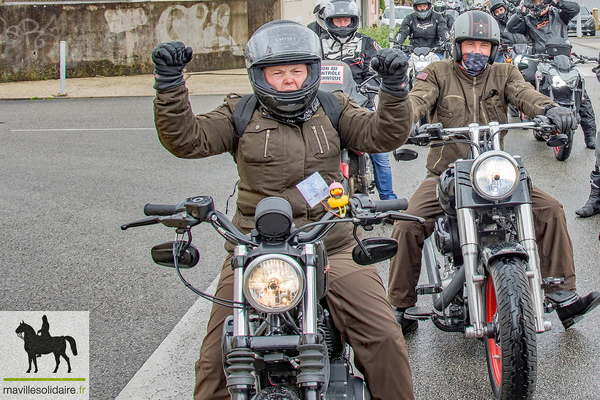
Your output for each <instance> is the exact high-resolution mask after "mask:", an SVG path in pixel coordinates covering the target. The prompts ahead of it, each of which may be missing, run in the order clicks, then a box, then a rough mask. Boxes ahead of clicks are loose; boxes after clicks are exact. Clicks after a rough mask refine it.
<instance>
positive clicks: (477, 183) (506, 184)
mask: <svg viewBox="0 0 600 400" xmlns="http://www.w3.org/2000/svg"><path fill="white" fill-rule="evenodd" d="M471 182H472V183H473V188H474V189H475V191H476V192H477V193H478V194H479V195H480V196H481V197H483V198H485V199H489V200H502V199H505V198H507V197H508V196H510V195H511V194H513V192H514V191H515V189H516V188H517V185H518V184H519V166H518V165H517V162H516V161H515V160H514V159H513V158H512V157H506V155H505V153H503V152H500V151H490V152H487V153H485V154H484V155H482V156H481V157H480V158H479V159H477V160H476V161H475V163H473V167H472V168H471Z"/></svg>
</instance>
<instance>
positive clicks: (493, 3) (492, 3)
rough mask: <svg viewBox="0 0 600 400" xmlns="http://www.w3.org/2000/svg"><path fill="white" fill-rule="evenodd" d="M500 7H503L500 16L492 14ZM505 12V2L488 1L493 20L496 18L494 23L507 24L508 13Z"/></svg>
mask: <svg viewBox="0 0 600 400" xmlns="http://www.w3.org/2000/svg"><path fill="white" fill-rule="evenodd" d="M500 7H504V12H503V13H502V14H500V15H496V14H494V11H496V10H497V9H499V8H500ZM507 10H508V8H507V4H506V2H505V1H504V0H492V1H490V12H491V13H492V15H493V16H494V18H496V21H498V22H502V23H503V24H506V23H507V22H508V11H507Z"/></svg>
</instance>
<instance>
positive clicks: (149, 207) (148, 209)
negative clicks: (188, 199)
mask: <svg viewBox="0 0 600 400" xmlns="http://www.w3.org/2000/svg"><path fill="white" fill-rule="evenodd" d="M176 212H177V204H150V203H148V204H146V205H145V206H144V215H146V216H148V217H149V216H152V215H159V216H162V217H165V216H167V215H173V214H175V213H176Z"/></svg>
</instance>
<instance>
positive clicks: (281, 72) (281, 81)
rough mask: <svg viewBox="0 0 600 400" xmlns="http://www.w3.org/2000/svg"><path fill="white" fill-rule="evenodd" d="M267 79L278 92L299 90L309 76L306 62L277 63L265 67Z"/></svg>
mask: <svg viewBox="0 0 600 400" xmlns="http://www.w3.org/2000/svg"><path fill="white" fill-rule="evenodd" d="M263 71H264V73H265V79H266V80H267V82H269V84H271V85H272V86H273V87H274V88H275V90H277V91H278V92H291V91H292V90H298V89H300V88H301V87H302V84H303V83H304V81H305V80H306V77H307V76H308V68H307V66H306V64H291V65H275V66H271V67H265V68H263Z"/></svg>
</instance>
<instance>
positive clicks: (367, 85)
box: [319, 60, 379, 194]
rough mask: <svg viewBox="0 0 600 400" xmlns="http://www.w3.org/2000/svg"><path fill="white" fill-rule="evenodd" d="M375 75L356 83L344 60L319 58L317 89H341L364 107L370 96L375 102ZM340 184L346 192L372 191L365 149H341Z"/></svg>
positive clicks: (376, 88) (369, 192) (328, 90)
mask: <svg viewBox="0 0 600 400" xmlns="http://www.w3.org/2000/svg"><path fill="white" fill-rule="evenodd" d="M374 77H375V75H373V76H372V77H371V78H369V79H367V80H365V81H364V82H362V83H361V84H360V85H357V84H356V82H355V81H354V78H353V77H352V71H351V70H350V67H349V66H348V64H346V63H345V62H343V61H336V60H323V61H322V62H321V85H320V87H319V88H320V89H321V90H323V91H326V92H333V91H335V90H342V91H343V92H344V93H346V94H347V95H348V96H350V97H352V98H353V99H354V100H356V102H357V103H358V105H360V106H361V107H365V106H366V105H367V103H368V101H369V98H375V100H374V101H373V106H374V107H376V106H377V95H378V93H379V86H378V85H377V82H376V81H375V80H374ZM341 159H342V161H341V170H342V175H343V179H342V185H343V187H344V190H345V191H346V193H349V194H353V193H364V194H373V193H375V175H374V173H373V163H372V161H371V158H370V157H369V154H368V153H364V152H362V151H356V150H350V149H342V152H341Z"/></svg>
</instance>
